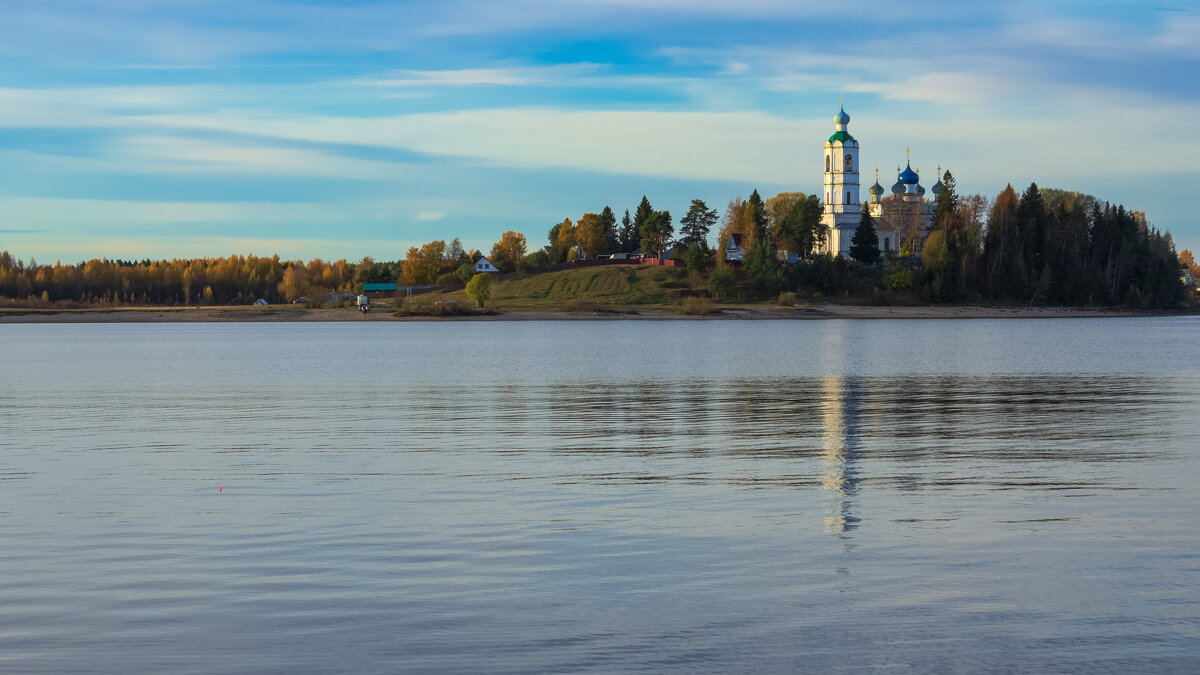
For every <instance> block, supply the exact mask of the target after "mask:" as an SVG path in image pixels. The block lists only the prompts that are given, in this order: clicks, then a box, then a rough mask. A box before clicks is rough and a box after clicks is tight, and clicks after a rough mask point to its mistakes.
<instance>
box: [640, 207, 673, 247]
mask: <svg viewBox="0 0 1200 675" xmlns="http://www.w3.org/2000/svg"><path fill="white" fill-rule="evenodd" d="M674 231H675V227H674V225H672V224H671V212H670V211H654V212H652V213H651V214H650V215H649V216H648V217H647V218H646V220H645V221H644V222H643V223H642V227H641V230H639V233H640V234H641V239H642V248H643V252H644V253H645V254H647V255H649V254H650V253H654V254H656V255H658V256H662V255H663V254H664V253H665V252H666V250H665V249H666V248H667V244H669V243H670V241H671V234H672V233H674Z"/></svg>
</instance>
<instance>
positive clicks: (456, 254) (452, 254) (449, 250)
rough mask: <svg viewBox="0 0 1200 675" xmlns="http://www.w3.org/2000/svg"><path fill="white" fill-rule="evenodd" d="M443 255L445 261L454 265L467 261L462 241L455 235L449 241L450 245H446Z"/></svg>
mask: <svg viewBox="0 0 1200 675" xmlns="http://www.w3.org/2000/svg"><path fill="white" fill-rule="evenodd" d="M445 255H446V261H447V262H449V263H451V264H452V265H454V266H455V267H457V266H459V265H461V264H463V263H464V262H466V261H467V252H466V251H465V250H463V245H462V242H461V241H459V240H458V237H455V238H454V241H452V242H450V245H449V246H447V247H446V254H445Z"/></svg>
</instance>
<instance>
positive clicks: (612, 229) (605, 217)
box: [600, 206, 621, 252]
mask: <svg viewBox="0 0 1200 675" xmlns="http://www.w3.org/2000/svg"><path fill="white" fill-rule="evenodd" d="M600 223H601V224H602V225H603V227H604V245H605V251H606V252H613V251H619V250H621V233H620V232H618V231H617V216H616V214H614V213H613V210H612V208H611V207H608V206H605V207H604V210H603V211H601V212H600Z"/></svg>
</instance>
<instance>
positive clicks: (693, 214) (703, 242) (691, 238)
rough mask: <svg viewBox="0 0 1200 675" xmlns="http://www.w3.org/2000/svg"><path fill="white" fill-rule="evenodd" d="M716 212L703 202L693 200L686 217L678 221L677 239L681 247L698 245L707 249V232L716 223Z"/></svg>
mask: <svg viewBox="0 0 1200 675" xmlns="http://www.w3.org/2000/svg"><path fill="white" fill-rule="evenodd" d="M717 217H718V216H717V210H716V209H710V208H708V204H705V203H704V200H701V199H693V200H692V205H691V207H690V208H689V209H688V212H687V215H686V216H684V217H682V218H680V219H679V234H681V235H683V236H682V237H681V238H680V239H679V243H680V245H682V246H688V247H690V246H693V245H699V246H701V247H703V249H704V250H707V249H708V232H709V230H711V229H712V226H713V225H715V224H716V223H717Z"/></svg>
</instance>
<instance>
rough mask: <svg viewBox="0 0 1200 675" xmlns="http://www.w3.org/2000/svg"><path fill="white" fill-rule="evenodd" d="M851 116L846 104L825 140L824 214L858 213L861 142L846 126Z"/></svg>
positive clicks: (836, 116) (835, 116)
mask: <svg viewBox="0 0 1200 675" xmlns="http://www.w3.org/2000/svg"><path fill="white" fill-rule="evenodd" d="M849 125H850V116H849V115H847V114H846V109H845V108H844V107H843V108H842V109H841V111H840V112H838V114H837V115H834V116H833V127H834V133H833V135H832V136H830V137H829V140H828V141H825V195H824V198H825V213H858V212H859V208H860V206H861V205H862V202H861V201H859V198H858V190H859V184H858V141H857V140H855V139H854V137H853V136H851V135H850V132H849V131H847V130H846V127H848V126H849Z"/></svg>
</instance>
